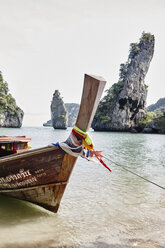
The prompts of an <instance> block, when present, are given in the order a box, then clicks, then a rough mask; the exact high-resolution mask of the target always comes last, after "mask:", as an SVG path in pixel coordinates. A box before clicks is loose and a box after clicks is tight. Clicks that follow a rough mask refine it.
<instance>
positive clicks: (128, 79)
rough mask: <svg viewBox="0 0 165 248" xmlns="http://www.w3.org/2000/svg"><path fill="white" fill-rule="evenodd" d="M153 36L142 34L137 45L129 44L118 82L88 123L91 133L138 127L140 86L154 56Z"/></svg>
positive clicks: (142, 98) (143, 94)
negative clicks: (90, 125) (91, 129)
mask: <svg viewBox="0 0 165 248" xmlns="http://www.w3.org/2000/svg"><path fill="white" fill-rule="evenodd" d="M154 43H155V39H154V36H153V35H151V34H150V33H143V34H142V37H141V38H140V42H139V43H132V44H131V45H130V54H129V57H128V61H127V62H126V63H125V64H121V65H120V74H119V81H118V83H116V84H114V85H112V87H111V88H110V89H109V90H108V91H107V95H106V96H105V97H104V98H103V100H102V101H101V102H100V104H99V107H98V109H97V112H96V115H95V118H94V120H93V123H92V128H93V129H94V130H96V131H97V130H100V131H101V130H102V131H130V130H133V129H136V128H137V127H138V124H139V122H140V121H141V120H142V118H143V117H144V115H145V112H146V97H147V86H146V85H145V83H144V79H145V76H146V74H147V71H148V69H149V65H150V62H151V60H152V57H153V53H154Z"/></svg>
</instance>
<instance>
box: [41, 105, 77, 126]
mask: <svg viewBox="0 0 165 248" xmlns="http://www.w3.org/2000/svg"><path fill="white" fill-rule="evenodd" d="M65 107H66V110H67V114H66V119H67V118H68V121H67V122H68V127H73V126H74V124H75V122H76V119H77V115H78V111H79V104H77V103H65ZM51 115H53V113H51ZM43 126H44V127H52V120H49V121H47V122H46V123H44V124H43Z"/></svg>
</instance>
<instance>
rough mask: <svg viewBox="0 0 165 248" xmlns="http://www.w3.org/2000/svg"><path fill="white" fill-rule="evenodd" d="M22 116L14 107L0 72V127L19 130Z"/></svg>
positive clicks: (14, 104) (12, 99) (14, 102)
mask: <svg viewBox="0 0 165 248" xmlns="http://www.w3.org/2000/svg"><path fill="white" fill-rule="evenodd" d="M23 116H24V112H23V110H22V109H20V108H19V107H18V106H17V105H16V101H15V99H14V98H13V97H12V95H11V94H10V93H9V89H8V84H7V82H5V81H4V79H3V76H2V73H1V72H0V127H8V128H9V127H13V128H14V127H15V128H19V127H21V126H22V120H23Z"/></svg>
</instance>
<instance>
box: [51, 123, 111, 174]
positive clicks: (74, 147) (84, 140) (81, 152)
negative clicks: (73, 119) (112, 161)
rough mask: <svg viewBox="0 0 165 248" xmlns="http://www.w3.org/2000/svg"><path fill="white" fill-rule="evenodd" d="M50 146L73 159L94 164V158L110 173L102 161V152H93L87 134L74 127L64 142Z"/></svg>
mask: <svg viewBox="0 0 165 248" xmlns="http://www.w3.org/2000/svg"><path fill="white" fill-rule="evenodd" d="M52 145H55V146H58V147H59V148H60V149H62V150H63V151H65V152H66V153H68V154H70V155H72V156H74V157H78V156H81V157H83V158H85V159H87V160H88V161H93V162H96V160H94V157H95V158H96V159H97V160H98V161H99V162H100V163H101V164H102V165H103V166H104V167H105V168H106V169H107V170H109V171H110V172H111V169H110V168H109V167H108V166H107V165H106V164H105V163H104V161H103V160H102V157H103V156H102V154H101V153H102V152H101V151H95V150H94V144H93V142H92V139H91V138H90V136H89V134H88V133H87V132H84V131H82V130H81V129H79V128H78V127H76V126H74V128H73V129H72V132H71V134H70V135H69V137H68V138H67V140H66V141H65V142H57V143H56V144H54V143H52Z"/></svg>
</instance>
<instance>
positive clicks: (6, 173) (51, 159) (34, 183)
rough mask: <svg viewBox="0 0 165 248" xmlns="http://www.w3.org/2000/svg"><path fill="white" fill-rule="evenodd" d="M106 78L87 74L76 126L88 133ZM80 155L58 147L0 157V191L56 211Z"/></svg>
mask: <svg viewBox="0 0 165 248" xmlns="http://www.w3.org/2000/svg"><path fill="white" fill-rule="evenodd" d="M105 83H106V82H105V80H104V79H103V78H102V77H97V76H91V75H87V74H85V76H84V87H83V93H82V99H81V104H80V110H79V114H78V117H77V121H76V124H75V125H76V127H77V128H78V129H79V130H82V131H83V132H86V131H87V130H88V129H89V128H90V126H91V123H92V120H93V117H94V114H95V112H96V109H97V106H98V103H99V100H100V98H101V95H102V92H103V89H104V86H105ZM76 160H77V157H75V156H72V155H71V154H68V153H66V152H65V151H64V150H62V149H60V148H59V147H58V146H47V147H43V148H38V149H33V150H28V151H25V152H23V153H18V154H17V153H16V154H12V155H9V156H5V157H1V158H0V194H4V195H7V196H10V197H14V198H17V199H21V200H25V201H28V202H31V203H34V204H37V205H39V206H41V207H43V208H45V209H47V210H49V211H52V212H55V213H56V212H57V211H58V208H59V205H60V201H61V199H62V196H63V193H64V191H65V188H66V185H67V183H68V180H69V177H70V175H71V172H72V170H73V167H74V165H75V162H76Z"/></svg>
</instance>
